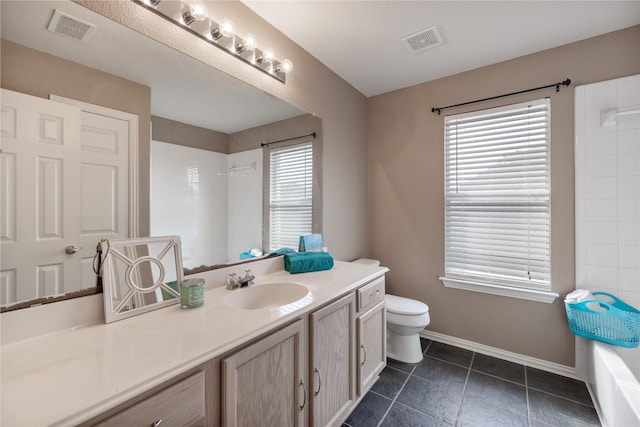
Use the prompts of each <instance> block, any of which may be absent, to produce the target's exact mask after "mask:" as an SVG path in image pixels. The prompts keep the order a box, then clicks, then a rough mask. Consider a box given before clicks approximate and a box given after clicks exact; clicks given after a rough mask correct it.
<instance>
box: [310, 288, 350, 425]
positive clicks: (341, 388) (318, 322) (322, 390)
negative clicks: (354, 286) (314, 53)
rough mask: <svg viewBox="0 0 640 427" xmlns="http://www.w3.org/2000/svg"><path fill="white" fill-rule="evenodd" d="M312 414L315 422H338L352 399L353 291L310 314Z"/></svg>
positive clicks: (347, 409) (313, 423) (344, 414)
mask: <svg viewBox="0 0 640 427" xmlns="http://www.w3.org/2000/svg"><path fill="white" fill-rule="evenodd" d="M310 348H311V363H310V371H311V372H310V375H311V386H312V389H311V393H310V394H311V414H312V416H311V417H310V419H311V420H312V425H314V426H327V425H335V424H337V423H338V422H341V421H342V419H343V418H344V417H345V416H346V414H347V412H348V411H349V410H350V409H351V406H352V405H353V403H354V400H355V387H354V385H355V357H354V353H355V295H354V294H350V295H347V296H346V297H343V298H341V299H339V300H337V301H336V302H334V303H332V304H329V305H328V306H326V307H324V308H321V309H320V310H318V311H316V312H315V313H312V314H311V343H310Z"/></svg>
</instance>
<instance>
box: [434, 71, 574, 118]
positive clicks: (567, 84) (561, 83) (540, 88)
mask: <svg viewBox="0 0 640 427" xmlns="http://www.w3.org/2000/svg"><path fill="white" fill-rule="evenodd" d="M570 84H571V80H570V79H566V80H565V81H562V82H558V83H553V84H550V85H546V86H540V87H536V88H533V89H526V90H521V91H518V92H511V93H505V94H504V95H498V96H492V97H490V98H484V99H477V100H475V101H469V102H463V103H461V104H455V105H448V106H446V107H433V108H432V109H431V112H432V113H436V114H437V115H440V112H441V111H442V110H446V109H448V108H455V107H462V106H463V105H469V104H475V103H478V102H485V101H491V100H493V99H498V98H504V97H505V96H513V95H520V94H521V93H527V92H533V91H536V90H542V89H547V88H550V87H554V86H555V88H556V92H560V86H569V85H570Z"/></svg>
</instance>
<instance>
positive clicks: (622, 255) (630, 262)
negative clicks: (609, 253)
mask: <svg viewBox="0 0 640 427" xmlns="http://www.w3.org/2000/svg"><path fill="white" fill-rule="evenodd" d="M639 255H640V251H639V250H638V245H618V267H623V268H640V258H638V256H639Z"/></svg>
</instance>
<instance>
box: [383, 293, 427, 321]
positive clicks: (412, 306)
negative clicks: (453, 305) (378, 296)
mask: <svg viewBox="0 0 640 427" xmlns="http://www.w3.org/2000/svg"><path fill="white" fill-rule="evenodd" d="M384 299H385V301H386V302H387V311H388V312H390V313H396V314H404V315H409V316H417V315H420V314H424V313H426V312H427V311H429V306H428V305H427V304H425V303H422V302H420V301H416V300H414V299H410V298H404V297H398V296H395V295H389V294H387V295H385V297H384Z"/></svg>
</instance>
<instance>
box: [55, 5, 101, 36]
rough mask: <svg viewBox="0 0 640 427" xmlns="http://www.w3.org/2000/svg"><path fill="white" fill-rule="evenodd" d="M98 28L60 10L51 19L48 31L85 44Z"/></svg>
mask: <svg viewBox="0 0 640 427" xmlns="http://www.w3.org/2000/svg"><path fill="white" fill-rule="evenodd" d="M96 28H97V27H96V26H95V25H94V24H90V23H88V22H86V21H83V20H82V19H78V18H76V17H74V16H71V15H67V14H66V13H64V12H60V11H59V10H55V11H54V12H53V16H52V17H51V21H49V26H48V27H47V29H48V30H49V31H51V32H53V33H58V34H60V35H63V36H65V37H67V38H70V39H73V40H76V41H79V42H83V43H84V42H86V41H87V40H89V39H90V38H91V36H92V35H93V33H94V32H95V31H96Z"/></svg>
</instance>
